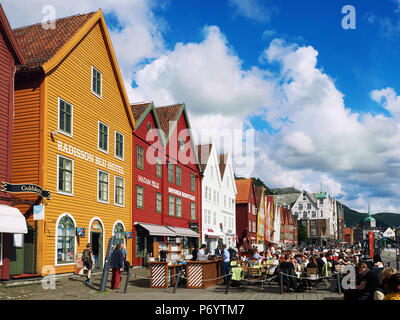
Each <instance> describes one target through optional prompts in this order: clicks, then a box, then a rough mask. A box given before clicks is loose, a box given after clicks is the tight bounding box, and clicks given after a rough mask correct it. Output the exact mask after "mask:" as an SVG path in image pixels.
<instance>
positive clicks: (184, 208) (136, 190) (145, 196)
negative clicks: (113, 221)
mask: <svg viewBox="0 0 400 320" xmlns="http://www.w3.org/2000/svg"><path fill="white" fill-rule="evenodd" d="M132 113H133V115H134V118H135V121H136V130H135V131H134V132H133V144H132V147H133V153H132V159H133V170H132V173H133V177H132V179H133V180H132V186H133V223H134V226H133V238H134V244H135V245H134V246H133V247H134V248H133V258H134V259H133V261H134V265H141V264H143V263H145V262H146V260H147V258H148V257H149V256H150V257H151V256H154V255H155V254H156V253H155V252H154V250H153V248H154V243H155V242H162V243H179V244H181V245H182V252H181V253H182V254H189V250H188V247H189V245H190V244H194V245H196V246H198V245H199V243H198V239H199V237H200V233H199V230H201V225H200V220H201V177H200V172H201V170H200V167H199V164H198V160H197V159H198V158H197V153H196V150H195V148H194V143H193V138H192V136H191V134H190V123H189V118H188V115H187V112H186V106H185V105H184V104H179V105H171V106H165V107H157V108H156V107H154V104H153V103H152V102H150V103H141V104H134V105H132ZM188 129H189V130H188Z"/></svg>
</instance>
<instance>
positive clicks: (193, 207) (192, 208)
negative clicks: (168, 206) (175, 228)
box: [190, 201, 196, 220]
mask: <svg viewBox="0 0 400 320" xmlns="http://www.w3.org/2000/svg"><path fill="white" fill-rule="evenodd" d="M190 219H191V220H196V202H194V201H190Z"/></svg>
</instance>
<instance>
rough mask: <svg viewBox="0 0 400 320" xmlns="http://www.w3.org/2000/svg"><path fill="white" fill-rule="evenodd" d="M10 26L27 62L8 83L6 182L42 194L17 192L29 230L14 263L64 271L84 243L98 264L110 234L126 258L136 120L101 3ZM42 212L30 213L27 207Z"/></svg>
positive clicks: (25, 270)
mask: <svg viewBox="0 0 400 320" xmlns="http://www.w3.org/2000/svg"><path fill="white" fill-rule="evenodd" d="M55 26H56V27H55V28H54V29H52V28H49V29H44V28H43V27H42V25H41V23H39V24H35V25H31V26H27V27H22V28H18V29H15V30H14V35H15V37H16V40H17V42H18V44H19V46H20V47H21V50H22V52H23V54H24V56H25V59H26V64H25V65H24V66H22V67H21V68H19V69H18V71H17V74H16V85H15V122H14V135H13V166H12V180H13V182H14V183H31V184H35V185H38V186H40V187H42V188H43V189H45V190H48V191H50V192H51V198H50V199H44V198H42V197H40V196H39V197H38V196H37V195H35V196H32V195H30V194H21V195H20V198H21V199H22V200H25V203H24V204H19V205H18V208H19V209H20V210H21V211H22V212H23V213H24V215H25V217H26V218H27V221H28V222H29V229H30V230H29V232H31V235H32V236H31V237H30V239H29V243H25V244H24V245H23V247H22V248H21V250H22V251H23V252H22V253H21V258H20V261H19V263H17V264H16V266H15V269H14V270H13V272H12V273H13V274H14V275H18V274H32V273H37V274H39V275H40V274H43V272H42V270H43V269H42V268H43V267H44V266H51V267H54V268H55V272H56V273H65V272H73V271H74V270H75V262H76V259H77V257H78V256H80V255H81V254H82V251H83V249H84V248H85V246H86V244H87V243H88V242H91V243H92V245H93V251H94V254H95V259H96V266H97V267H102V265H103V262H104V257H105V254H106V250H107V244H108V240H109V238H111V236H112V235H115V236H116V238H117V241H118V242H121V243H125V245H126V247H127V250H128V253H129V254H128V261H132V256H131V254H130V253H131V252H132V239H131V238H130V236H129V234H130V232H132V208H131V202H132V201H131V191H130V190H131V189H132V187H131V176H132V175H131V168H132V158H131V152H132V151H131V150H132V140H131V134H132V130H133V129H134V127H135V122H134V118H133V115H132V112H131V109H130V104H129V101H128V98H127V94H126V92H125V87H124V83H123V80H122V77H121V73H120V71H119V68H118V63H117V61H116V56H115V53H114V50H113V47H112V44H111V40H110V36H109V34H108V30H107V26H106V23H105V20H104V17H103V14H102V11H101V10H99V11H97V12H91V13H88V14H82V15H75V16H71V17H67V18H62V19H58V20H56V21H55ZM39 204H42V205H43V207H44V218H43V219H40V220H34V219H33V215H32V211H33V210H34V205H39Z"/></svg>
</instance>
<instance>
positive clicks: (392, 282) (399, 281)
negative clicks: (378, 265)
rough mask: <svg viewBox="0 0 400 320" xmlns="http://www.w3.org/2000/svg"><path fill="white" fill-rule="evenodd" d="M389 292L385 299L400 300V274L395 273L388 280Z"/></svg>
mask: <svg viewBox="0 0 400 320" xmlns="http://www.w3.org/2000/svg"><path fill="white" fill-rule="evenodd" d="M388 287H389V293H388V294H385V298H384V299H383V300H400V274H399V273H396V274H393V275H392V276H391V277H390V278H389V281H388Z"/></svg>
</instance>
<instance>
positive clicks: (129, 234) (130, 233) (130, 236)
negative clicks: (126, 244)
mask: <svg viewBox="0 0 400 320" xmlns="http://www.w3.org/2000/svg"><path fill="white" fill-rule="evenodd" d="M125 237H126V238H127V239H132V231H127V232H126V234H125Z"/></svg>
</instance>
